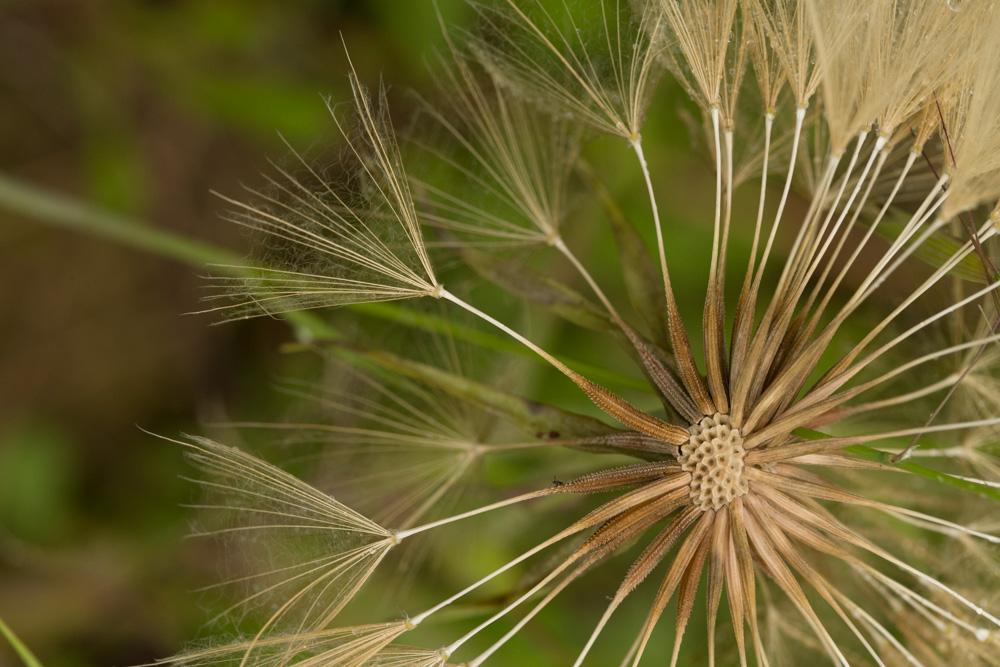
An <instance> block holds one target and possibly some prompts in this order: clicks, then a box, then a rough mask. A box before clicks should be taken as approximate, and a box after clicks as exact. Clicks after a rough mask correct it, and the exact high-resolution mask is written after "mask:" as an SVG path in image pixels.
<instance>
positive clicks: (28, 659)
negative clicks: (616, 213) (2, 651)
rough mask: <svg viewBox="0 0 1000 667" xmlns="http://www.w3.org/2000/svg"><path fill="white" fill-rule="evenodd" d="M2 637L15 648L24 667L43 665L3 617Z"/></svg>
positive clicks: (0, 623)
mask: <svg viewBox="0 0 1000 667" xmlns="http://www.w3.org/2000/svg"><path fill="white" fill-rule="evenodd" d="M0 637H3V638H4V639H6V640H7V642H8V643H9V644H10V645H11V648H13V649H14V653H16V654H17V657H19V658H20V659H21V662H23V663H24V667H42V663H41V662H40V661H39V660H38V658H36V657H35V654H34V653H32V652H31V649H29V648H28V647H27V646H25V645H24V642H22V641H21V640H20V639H19V638H18V636H17V635H15V634H14V631H13V630H11V629H10V628H9V627H8V626H7V624H6V623H4V622H3V619H2V618H0Z"/></svg>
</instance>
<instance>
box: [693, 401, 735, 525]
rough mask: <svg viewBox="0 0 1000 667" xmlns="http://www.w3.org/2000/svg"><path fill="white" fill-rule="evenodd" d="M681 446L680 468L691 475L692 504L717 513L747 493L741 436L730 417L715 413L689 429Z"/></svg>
mask: <svg viewBox="0 0 1000 667" xmlns="http://www.w3.org/2000/svg"><path fill="white" fill-rule="evenodd" d="M690 431H691V437H690V438H689V439H688V441H687V442H686V443H684V444H683V445H682V446H681V454H680V462H681V469H683V470H685V471H686V472H689V473H691V503H692V504H693V505H694V506H695V507H697V508H698V509H700V510H702V511H708V510H710V509H712V510H718V509H721V508H722V507H724V506H725V505H727V504H729V503H730V502H731V501H732V500H733V499H735V498H738V497H739V496H742V495H744V494H745V493H746V492H747V480H746V478H745V477H744V475H743V454H744V450H743V436H742V435H741V434H740V431H739V429H737V428H734V427H733V426H732V425H731V423H730V420H729V415H724V414H720V413H715V414H714V415H712V416H711V417H705V418H704V419H702V420H701V421H700V422H698V423H697V424H694V425H693V426H691V428H690Z"/></svg>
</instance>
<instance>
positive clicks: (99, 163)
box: [84, 128, 147, 213]
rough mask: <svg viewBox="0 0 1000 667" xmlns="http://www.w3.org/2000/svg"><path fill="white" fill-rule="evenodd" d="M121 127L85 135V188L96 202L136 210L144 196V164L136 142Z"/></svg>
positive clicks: (129, 210)
mask: <svg viewBox="0 0 1000 667" xmlns="http://www.w3.org/2000/svg"><path fill="white" fill-rule="evenodd" d="M123 130H124V128H123V129H122V130H115V131H99V132H94V133H92V134H90V135H88V137H87V142H86V146H85V153H84V163H85V169H86V178H87V183H88V187H87V190H88V192H89V193H90V199H92V200H93V201H94V202H96V203H99V204H101V205H103V206H107V207H109V208H113V209H115V210H117V211H124V212H127V213H137V212H139V211H141V210H143V209H144V208H145V203H146V199H147V197H146V195H147V189H146V179H145V171H144V165H143V161H142V158H141V156H140V155H139V154H138V152H137V150H136V146H135V142H134V141H133V140H132V138H131V137H130V136H128V134H127V133H126V132H125V131H123Z"/></svg>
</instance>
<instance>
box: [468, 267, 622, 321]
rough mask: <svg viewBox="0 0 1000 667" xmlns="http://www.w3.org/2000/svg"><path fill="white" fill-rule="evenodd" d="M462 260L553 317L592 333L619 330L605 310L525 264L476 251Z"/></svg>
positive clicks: (490, 279) (485, 276)
mask: <svg viewBox="0 0 1000 667" xmlns="http://www.w3.org/2000/svg"><path fill="white" fill-rule="evenodd" d="M462 257H463V259H465V261H466V263H467V264H468V265H469V266H471V267H472V268H473V269H475V270H476V272H477V273H478V274H479V275H481V276H483V277H484V278H486V279H487V280H489V281H490V282H492V283H494V284H496V285H498V286H500V287H502V288H503V289H504V291H506V292H508V293H511V294H514V295H516V296H520V297H522V298H524V299H527V300H529V301H531V302H533V303H536V304H538V305H540V306H542V307H543V308H545V309H546V310H548V311H549V312H550V313H552V314H553V315H557V316H559V317H562V318H563V319H565V320H567V321H569V322H572V323H573V324H576V325H577V326H580V327H583V328H585V329H590V330H592V331H598V332H601V333H615V332H616V331H617V329H616V328H615V325H614V323H613V322H612V321H611V318H610V317H608V315H607V313H605V311H604V310H602V309H601V308H599V307H597V306H596V305H595V304H594V303H593V302H592V301H590V300H589V299H587V298H586V297H584V296H583V295H582V294H580V293H579V292H577V291H576V290H574V289H572V288H571V287H569V286H567V285H564V284H563V283H561V282H559V281H558V280H555V279H553V278H550V277H548V276H546V275H544V274H541V273H539V272H537V271H534V270H532V269H531V268H529V267H527V266H524V265H523V264H516V263H514V262H511V261H510V260H507V259H505V258H502V257H497V256H495V255H487V254H486V253H483V252H479V251H476V250H471V249H467V250H465V251H464V252H463V253H462Z"/></svg>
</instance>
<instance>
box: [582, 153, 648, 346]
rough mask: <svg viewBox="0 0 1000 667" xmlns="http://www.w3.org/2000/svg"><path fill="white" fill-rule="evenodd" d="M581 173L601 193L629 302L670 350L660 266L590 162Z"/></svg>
mask: <svg viewBox="0 0 1000 667" xmlns="http://www.w3.org/2000/svg"><path fill="white" fill-rule="evenodd" d="M580 173H581V175H582V176H583V178H584V180H585V181H586V183H587V185H588V186H589V188H590V189H591V190H592V191H593V192H594V193H595V194H596V195H597V197H598V199H599V200H600V202H601V206H602V208H603V209H604V212H605V214H606V215H607V218H608V221H609V222H610V223H611V229H612V231H613V232H614V235H615V244H616V245H617V246H618V257H619V264H620V265H621V270H622V276H623V277H624V278H625V288H626V290H627V292H628V297H629V301H630V302H631V303H632V307H633V308H635V310H636V312H637V313H638V314H639V317H640V318H642V320H643V322H644V323H645V324H646V326H647V327H649V330H650V331H651V332H652V333H653V339H654V340H655V341H657V342H658V343H659V344H660V347H662V348H664V349H668V346H667V340H666V332H667V321H666V307H665V303H664V300H663V292H662V291H661V290H662V287H661V285H662V282H663V281H662V278H661V277H660V272H659V269H657V268H656V266H655V265H654V264H653V260H652V258H651V257H650V253H649V249H648V248H647V247H646V243H645V242H644V241H643V240H642V237H640V236H639V233H638V232H637V231H636V229H635V227H633V226H632V223H630V222H629V221H628V220H627V219H626V218H625V215H624V214H623V213H622V211H621V210H620V209H619V208H618V206H617V204H616V203H615V200H614V198H613V197H612V196H611V193H609V192H608V189H607V188H606V187H605V186H604V184H603V183H602V182H601V181H600V179H599V178H598V177H597V175H596V174H595V173H594V171H593V169H592V168H591V167H590V165H589V164H587V163H585V162H581V167H580Z"/></svg>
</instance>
